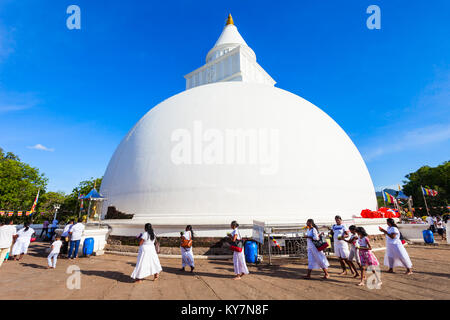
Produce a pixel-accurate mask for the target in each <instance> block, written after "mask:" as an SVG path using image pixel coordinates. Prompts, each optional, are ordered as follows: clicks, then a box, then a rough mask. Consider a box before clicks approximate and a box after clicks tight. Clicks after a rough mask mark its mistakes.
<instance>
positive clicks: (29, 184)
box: [0, 148, 48, 220]
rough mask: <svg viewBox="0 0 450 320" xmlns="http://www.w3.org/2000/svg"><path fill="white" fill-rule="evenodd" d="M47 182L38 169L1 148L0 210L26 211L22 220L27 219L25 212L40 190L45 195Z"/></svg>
mask: <svg viewBox="0 0 450 320" xmlns="http://www.w3.org/2000/svg"><path fill="white" fill-rule="evenodd" d="M47 182H48V179H47V178H46V177H45V175H44V174H43V173H40V172H39V169H38V168H34V167H31V166H30V165H28V164H26V163H24V162H21V161H20V158H19V157H18V156H17V155H15V154H14V153H12V152H7V153H5V152H4V151H3V149H2V148H0V209H2V210H11V211H24V218H22V220H23V219H25V211H28V210H30V209H31V206H32V205H33V201H34V199H35V197H36V194H37V192H38V190H40V192H41V194H44V193H45V188H46V186H47ZM37 208H39V203H38V207H37ZM19 219H20V218H19Z"/></svg>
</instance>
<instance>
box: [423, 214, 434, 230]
mask: <svg viewBox="0 0 450 320" xmlns="http://www.w3.org/2000/svg"><path fill="white" fill-rule="evenodd" d="M425 221H426V222H427V223H428V225H429V226H430V227H429V230H431V232H433V233H435V232H436V221H435V220H434V218H433V217H432V216H428V217H426V219H425Z"/></svg>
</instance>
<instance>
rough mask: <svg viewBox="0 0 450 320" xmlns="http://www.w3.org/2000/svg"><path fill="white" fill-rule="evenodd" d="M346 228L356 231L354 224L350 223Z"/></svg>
mask: <svg viewBox="0 0 450 320" xmlns="http://www.w3.org/2000/svg"><path fill="white" fill-rule="evenodd" d="M348 230H350V231H356V226H355V225H351V226H350V227H348Z"/></svg>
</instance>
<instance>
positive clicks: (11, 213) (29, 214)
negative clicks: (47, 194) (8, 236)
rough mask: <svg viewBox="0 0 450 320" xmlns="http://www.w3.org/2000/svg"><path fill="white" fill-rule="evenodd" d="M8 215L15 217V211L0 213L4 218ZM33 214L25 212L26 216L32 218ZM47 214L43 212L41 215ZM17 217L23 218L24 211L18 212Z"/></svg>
mask: <svg viewBox="0 0 450 320" xmlns="http://www.w3.org/2000/svg"><path fill="white" fill-rule="evenodd" d="M6 214H7V215H8V217H12V216H13V215H14V211H4V210H2V211H0V217H3V216H4V215H6ZM32 214H33V213H32V212H31V211H25V215H26V216H27V217H28V216H31V215H32ZM44 214H45V212H41V215H42V216H43V215H44ZM17 216H18V217H22V216H23V211H17Z"/></svg>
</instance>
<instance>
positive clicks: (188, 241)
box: [181, 238, 192, 248]
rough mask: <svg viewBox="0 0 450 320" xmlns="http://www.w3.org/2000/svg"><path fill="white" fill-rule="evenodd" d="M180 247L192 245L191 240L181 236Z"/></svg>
mask: <svg viewBox="0 0 450 320" xmlns="http://www.w3.org/2000/svg"><path fill="white" fill-rule="evenodd" d="M181 247H183V248H190V247H192V240H186V239H185V238H183V240H181Z"/></svg>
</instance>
